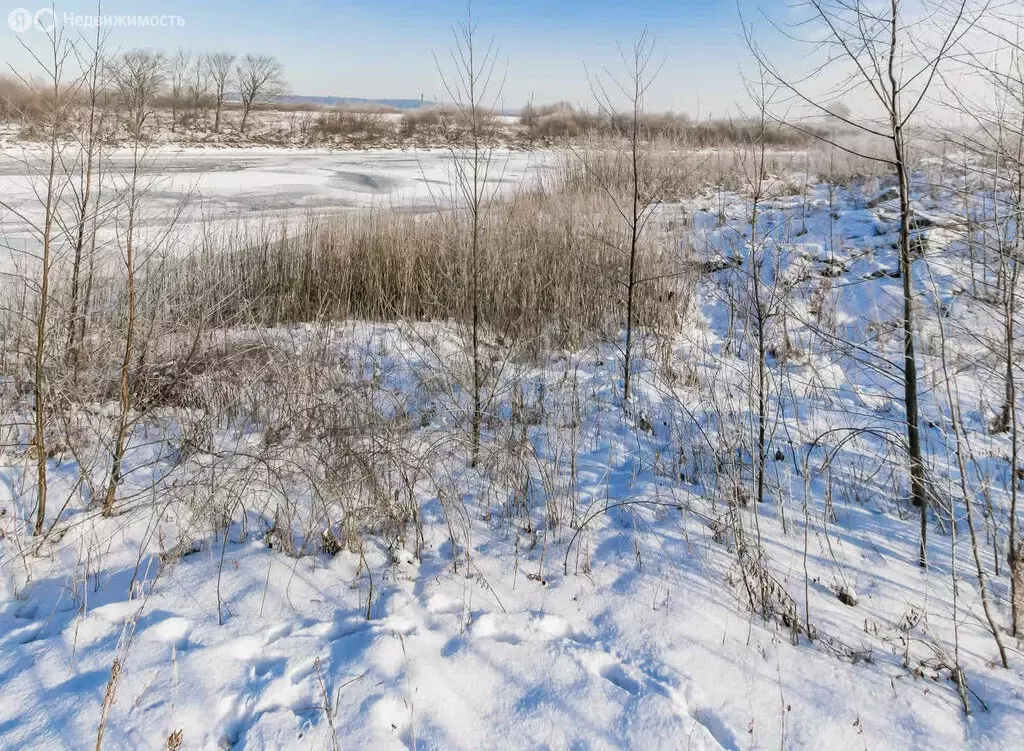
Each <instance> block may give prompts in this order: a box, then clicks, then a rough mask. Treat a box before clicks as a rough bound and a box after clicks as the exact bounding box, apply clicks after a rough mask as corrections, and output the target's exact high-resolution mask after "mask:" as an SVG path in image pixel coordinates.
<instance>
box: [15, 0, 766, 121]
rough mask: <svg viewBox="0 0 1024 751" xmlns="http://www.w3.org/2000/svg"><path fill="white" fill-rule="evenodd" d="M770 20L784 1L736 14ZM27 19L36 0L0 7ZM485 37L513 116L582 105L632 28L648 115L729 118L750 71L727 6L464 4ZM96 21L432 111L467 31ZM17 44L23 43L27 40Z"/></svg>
mask: <svg viewBox="0 0 1024 751" xmlns="http://www.w3.org/2000/svg"><path fill="white" fill-rule="evenodd" d="M741 1H742V3H743V4H744V6H745V10H744V13H745V14H747V15H748V16H749V17H751V18H753V17H754V15H755V14H756V8H757V7H758V6H761V7H764V6H769V7H773V8H774V9H775V10H779V11H780V12H784V11H782V10H781V9H782V2H783V0H765V2H760V3H757V2H755V1H754V0H741ZM3 2H4V5H2V6H0V9H2V10H3V14H2V16H0V18H6V16H7V13H8V12H9V11H10V10H12V9H13V8H14V7H19V6H20V7H25V8H28V9H30V10H35V9H37V8H39V7H42V6H43V5H45V4H46V3H45V0H42V1H39V0H35V1H33V0H3ZM56 10H57V16H58V18H60V17H61V16H62V14H63V13H64V12H74V13H83V14H85V13H87V14H94V13H95V3H94V2H89V1H88V0H85V1H84V2H83V1H82V0H72V1H70V2H59V3H57V6H56ZM473 11H474V14H475V15H476V16H477V17H478V19H479V22H480V29H481V33H482V35H483V36H485V37H487V38H489V37H490V36H493V37H494V40H495V43H496V45H497V46H498V48H499V51H500V59H501V61H502V63H503V64H507V71H508V72H507V78H506V82H505V86H504V95H503V99H502V103H503V105H504V106H505V107H519V106H521V105H522V104H524V103H526V102H527V101H528V100H529V99H530V98H531V96H532V98H533V100H534V101H535V102H536V103H543V102H550V101H555V100H559V99H566V100H569V101H571V102H574V103H582V104H589V103H590V98H591V96H590V91H589V87H588V85H587V80H586V75H585V73H584V67H583V66H584V63H586V64H587V65H588V66H590V67H591V68H592V69H598V68H600V67H601V66H602V65H612V66H614V64H616V63H617V54H618V53H617V51H616V47H615V44H616V42H622V43H623V44H629V43H630V42H631V41H632V40H633V39H634V38H635V36H636V35H637V34H638V33H639V31H640V30H641V29H642V27H643V26H644V25H647V26H649V27H650V30H651V33H652V34H653V35H654V37H655V39H656V41H657V49H658V52H659V54H660V55H662V56H664V57H665V61H666V62H665V67H664V69H663V71H662V73H661V75H660V76H659V79H658V81H657V83H656V85H655V87H654V88H653V89H652V91H651V93H650V95H649V98H648V105H649V107H650V108H651V109H675V110H677V111H686V112H689V113H690V114H697V112H698V108H699V111H700V114H702V115H705V116H706V115H709V114H714V115H720V114H724V113H725V112H726V111H727V110H732V111H734V110H735V109H736V105H737V103H739V104H742V103H743V102H744V101H745V99H746V97H745V94H744V91H743V87H742V79H741V76H740V69H741V67H743V68H749V67H750V66H749V64H750V59H749V54H748V52H747V50H746V48H745V45H744V43H743V40H742V35H741V29H740V22H739V13H738V11H737V6H736V2H735V0H633V1H630V0H475V2H474V3H473ZM103 12H104V13H105V14H111V15H117V14H139V15H150V14H173V15H177V16H180V17H181V18H183V19H184V21H185V24H184V26H182V27H180V28H179V27H173V26H172V27H169V28H153V29H128V28H117V29H114V31H113V37H112V40H113V42H114V43H115V44H117V45H118V46H120V47H123V48H128V47H158V48H163V49H165V50H168V51H171V50H173V49H175V48H177V47H178V46H182V47H187V48H191V49H192V50H194V51H202V52H208V51H213V50H226V51H232V52H237V53H245V52H259V53H269V54H274V55H276V56H277V57H278V58H279V59H280V60H281V61H282V62H283V63H284V65H285V71H286V78H287V80H288V83H289V87H290V89H291V91H292V93H295V94H309V95H338V96H360V97H370V98H384V97H394V98H398V97H401V98H414V97H419V96H420V95H421V94H423V95H425V96H426V97H427V98H428V99H434V98H442V99H443V98H444V96H443V89H442V87H441V83H440V79H439V76H438V74H437V70H436V67H435V64H434V57H433V55H434V53H438V54H439V55H443V54H445V51H446V50H447V48H448V47H449V45H450V43H451V33H450V28H451V26H452V24H453V23H456V22H458V21H460V20H461V19H463V18H464V17H465V13H466V4H465V2H464V0H335V1H333V2H331V1H329V0H276V1H272V0H248V1H246V0H107V2H105V3H104V4H103ZM33 34H35V36H36V37H38V36H39V35H38V33H35V32H28V33H26V34H24V35H22V38H23V39H25V40H29V41H30V40H31V38H32V35H33ZM0 52H2V55H0V56H2V58H3V62H4V67H5V68H6V67H7V66H8V65H13V66H15V67H16V68H19V69H22V68H24V66H25V62H26V60H25V55H24V53H23V52H22V51H21V50H20V49H19V46H18V44H17V42H16V40H15V35H14V33H13V32H11V31H10V30H9V29H8V28H6V24H5V25H4V27H2V28H0Z"/></svg>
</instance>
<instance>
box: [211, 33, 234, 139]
mask: <svg viewBox="0 0 1024 751" xmlns="http://www.w3.org/2000/svg"><path fill="white" fill-rule="evenodd" d="M203 62H204V64H205V66H206V75H207V77H208V78H209V80H210V89H211V90H212V91H213V106H214V110H213V132H214V133H220V114H221V111H222V110H223V109H224V99H225V97H226V96H227V88H228V81H229V80H230V78H231V70H232V68H233V66H234V64H235V55H234V54H232V53H230V52H214V53H212V54H209V55H206V57H205V58H203Z"/></svg>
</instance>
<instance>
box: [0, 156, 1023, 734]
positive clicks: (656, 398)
mask: <svg viewBox="0 0 1024 751" xmlns="http://www.w3.org/2000/svg"><path fill="white" fill-rule="evenodd" d="M487 156H488V159H492V160H493V164H494V165H496V166H494V167H493V170H494V172H492V173H491V175H492V179H490V180H489V181H488V182H487V183H486V184H487V186H488V187H487V195H486V197H487V201H486V202H485V203H484V204H483V205H484V206H485V207H486V208H485V210H484V211H482V212H481V214H480V222H481V223H480V226H479V237H478V239H477V243H476V244H474V245H470V244H468V243H469V242H470V240H469V237H470V235H469V234H467V233H468V231H469V230H468V227H469V225H468V224H467V223H466V222H467V220H466V213H465V212H463V211H458V210H456V211H451V210H450V209H451V208H452V202H442V201H434V200H432V198H431V196H432V195H435V194H436V195H448V196H453V195H454V196H458V195H459V192H458V186H459V185H460V184H462V183H460V180H464V178H465V175H466V174H467V173H466V172H465V170H464V169H463V170H462V171H460V168H459V167H458V166H457V165H458V164H464V162H460V160H464V159H465V158H466V155H465V153H464V152H457V153H456V154H455V155H453V156H449V157H445V158H441V157H439V156H437V155H436V154H434V153H428V154H426V155H422V154H421V155H418V156H416V155H412V154H410V153H407V152H398V153H390V152H370V153H358V154H350V153H342V154H338V153H323V154H320V153H310V152H306V153H303V154H301V155H298V154H293V153H287V152H280V151H274V150H266V151H263V150H261V151H254V152H244V151H239V152H235V151H230V152H213V153H210V154H205V153H192V152H180V153H173V154H172V153H171V152H169V151H168V150H161V149H157V150H154V151H152V152H147V153H146V155H145V159H144V160H143V161H141V162H138V164H140V165H143V166H142V167H141V168H140V169H139V170H138V171H139V173H140V174H143V175H144V178H142V179H139V180H136V181H134V182H133V181H132V180H131V179H129V178H127V177H126V175H127V174H129V173H130V172H132V170H133V167H132V165H134V164H136V162H135V161H134V157H133V156H131V155H125V154H123V153H120V152H116V153H114V154H113V155H112V156H111V159H110V161H109V163H108V168H109V169H110V172H109V177H108V178H107V179H108V180H109V186H110V187H109V189H108V193H107V195H108V196H110V203H109V211H107V212H104V213H103V219H101V220H100V221H99V222H98V224H100V225H102V226H101V227H99V228H97V229H96V230H95V232H96V235H97V237H98V238H99V239H98V241H97V242H96V243H95V245H93V246H92V247H94V251H93V252H94V253H96V255H97V258H96V266H95V268H96V269H107V271H99V270H97V271H96V272H95V278H94V279H93V280H92V283H91V288H90V289H91V292H90V293H89V294H90V295H91V296H92V297H91V302H89V300H90V298H88V297H86V298H82V297H79V298H78V302H77V303H74V304H75V305H77V308H73V307H72V305H73V303H72V297H71V294H72V293H71V291H70V290H71V287H70V286H69V284H70V281H69V280H70V279H71V268H72V266H73V261H74V258H73V255H74V254H73V250H74V247H75V245H74V232H70V233H65V235H60V233H55V234H54V237H55V238H57V237H58V236H60V237H61V238H62V239H59V240H58V239H54V240H52V246H53V253H54V256H53V261H52V263H53V268H54V274H53V284H54V289H55V290H56V292H54V293H53V295H54V296H53V298H52V307H51V308H50V311H49V312H48V313H47V315H48V316H49V318H47V320H48V321H49V322H50V324H51V328H50V332H51V333H50V334H49V337H50V338H49V339H47V342H46V345H45V347H44V354H45V358H46V360H45V368H44V370H45V373H46V377H47V384H46V391H45V393H46V398H47V404H48V405H49V406H48V409H47V413H46V415H45V420H44V421H43V422H41V423H40V422H38V420H39V417H38V414H37V412H36V410H35V409H34V407H33V405H34V403H35V402H34V399H33V394H34V391H33V370H32V367H31V356H32V355H34V353H35V349H34V346H35V340H34V338H33V337H35V335H36V332H37V327H36V322H37V321H38V317H39V316H38V302H33V301H34V300H37V299H38V298H37V293H36V290H37V286H35V284H34V283H33V282H32V281H31V280H32V279H33V278H34V277H33V276H32V275H33V274H34V273H35V272H34V271H32V269H33V268H34V267H33V266H32V263H31V262H28V261H18V262H12V263H9V264H8V272H7V276H6V278H7V280H8V281H7V284H6V286H5V287H4V288H3V294H4V300H5V303H4V318H3V336H4V339H5V341H4V350H5V353H6V354H5V355H4V360H3V373H4V381H3V385H2V392H0V397H2V407H3V416H4V417H3V426H2V427H3V435H4V439H3V447H2V454H0V479H2V483H0V748H4V749H7V748H10V749H20V748H33V749H65V748H67V749H75V748H82V747H92V746H93V745H94V744H97V743H99V742H102V745H103V746H104V747H106V748H118V749H120V748H124V749H135V748H153V749H158V748H171V749H179V748H181V749H217V748H238V749H241V748H246V749H280V748H328V749H347V748H382V749H383V748H424V749H425V748H438V749H440V748H466V749H475V748H552V749H563V748H573V749H583V748H594V749H598V748H673V749H676V748H697V749H699V748H707V749H718V748H725V749H740V748H857V749H860V748H868V749H877V748H922V749H925V748H928V749H930V748H972V749H998V748H1005V749H1011V748H1017V747H1019V743H1020V739H1021V738H1022V737H1024V649H1022V645H1021V642H1020V641H1019V640H1018V639H1016V638H1014V637H1012V636H1011V635H1010V633H1009V631H1008V629H1009V624H1010V622H1011V602H1010V592H1011V587H1010V572H1009V570H1008V567H1007V563H1006V557H1007V545H1008V536H1009V535H1010V534H1011V532H1010V530H1011V517H1010V510H1011V507H1012V506H1013V504H1014V503H1015V497H1016V491H1015V490H1014V486H1015V484H1016V483H1017V482H1019V481H1018V480H1017V479H1016V475H1017V474H1018V473H1019V469H1015V465H1014V459H1013V457H1014V455H1015V451H1016V448H1015V445H1016V441H1017V438H1016V424H1015V423H1014V424H1013V425H1010V426H999V425H998V422H999V417H1000V410H1001V408H1002V405H1003V404H1004V401H1005V391H1006V366H1005V362H1004V360H1005V352H1006V348H1007V340H1006V338H1005V336H1004V331H1005V316H1006V311H1007V310H1009V311H1010V313H1009V315H1010V317H1011V320H1012V319H1013V318H1014V317H1015V316H1017V315H1019V311H1018V310H1017V309H1016V308H1014V307H1013V304H1012V302H1011V303H1010V304H1009V306H1008V304H1007V302H1006V301H1007V299H1008V296H1010V297H1009V299H1011V300H1012V299H1013V298H1012V292H1013V290H1014V287H1013V286H1012V285H1014V284H1016V280H1017V275H1016V260H1014V256H1012V254H1009V253H1007V252H1006V247H1007V246H1008V245H1012V244H1013V243H1014V242H1015V240H1014V237H1015V233H1014V224H1013V221H1012V216H1011V212H1010V211H1009V210H1008V209H1007V206H1009V205H1010V202H1011V200H1012V197H1011V196H1009V195H1008V193H1005V192H1003V189H1002V188H1000V187H999V186H1000V185H1002V182H1000V181H1001V180H1002V177H1001V176H1000V175H999V173H998V170H996V171H993V170H991V169H989V168H988V167H986V166H985V165H983V164H981V163H976V162H975V161H973V157H972V156H971V155H968V154H956V155H949V154H947V155H945V157H944V158H942V159H940V158H937V157H933V158H926V159H923V160H921V163H920V165H919V168H918V169H917V171H916V172H915V173H914V175H913V182H912V197H913V204H912V208H913V214H914V256H913V258H914V260H913V271H914V274H913V278H914V280H915V287H914V289H913V294H914V304H915V310H916V313H917V319H916V320H917V324H916V325H917V328H916V339H917V344H918V367H919V381H920V384H921V395H920V396H921V399H920V403H921V416H920V421H921V425H922V434H923V435H922V445H923V451H924V457H925V465H926V469H927V476H928V482H929V502H928V507H927V509H926V514H925V524H926V528H927V548H926V554H927V555H926V563H927V565H926V566H925V567H921V566H920V565H919V551H918V546H919V544H920V516H921V515H920V511H919V510H918V509H916V508H914V507H913V505H912V504H911V503H910V500H909V495H910V489H909V482H910V481H909V476H908V474H907V471H906V460H905V448H904V444H903V441H904V433H903V432H902V431H903V424H904V421H905V412H904V407H903V402H902V388H903V386H902V378H903V374H902V370H901V368H900V364H901V360H900V357H901V355H902V347H903V340H902V338H901V334H900V318H901V315H902V300H901V295H902V276H901V271H900V264H899V254H898V248H897V240H898V228H899V223H898V219H899V206H898V201H896V200H895V195H896V194H895V192H894V190H893V180H892V178H891V177H890V176H889V175H888V174H886V172H885V171H884V170H880V169H877V168H874V167H866V166H864V165H862V164H844V165H843V167H844V168H843V169H837V168H836V164H835V159H834V155H831V156H829V155H827V154H824V153H823V152H821V151H820V149H818V148H817V147H808V148H807V149H805V150H798V151H771V150H770V151H768V152H763V151H762V152H758V150H757V149H756V148H750V149H741V148H729V149H719V150H704V151H689V152H685V153H684V152H681V151H672V152H665V153H655V152H652V153H650V154H649V157H650V160H651V164H652V165H657V166H652V168H651V169H652V170H653V172H652V174H650V175H648V177H647V179H651V180H655V178H656V181H657V182H658V184H660V185H665V184H667V183H666V182H664V181H663V180H662V178H663V177H664V176H665V175H668V174H673V175H685V176H686V179H685V180H684V179H679V180H676V181H674V182H672V185H671V190H666V191H664V192H663V193H661V194H660V195H659V196H658V197H657V200H654V199H651V200H649V201H648V202H647V203H646V204H645V205H644V211H645V214H644V216H645V217H649V219H646V220H645V223H644V225H643V236H642V238H641V243H640V245H639V247H638V253H639V257H640V259H641V261H640V264H639V267H638V279H640V280H642V282H641V283H640V284H639V286H637V288H636V295H637V298H636V300H635V305H636V308H635V311H634V316H635V319H634V321H635V330H633V331H632V340H631V342H630V345H629V346H630V349H629V350H628V351H629V352H630V353H631V363H630V366H629V368H630V369H629V373H630V377H631V381H632V384H631V393H630V395H629V396H628V398H625V397H624V394H623V390H624V388H623V387H624V382H623V381H624V378H623V376H624V372H625V371H624V365H625V363H624V357H625V352H626V351H627V350H626V346H627V345H626V340H625V336H626V334H625V328H626V325H625V321H626V319H625V318H624V314H623V303H624V298H623V289H624V287H623V285H622V283H621V279H622V278H623V277H622V275H623V274H624V273H625V268H626V267H625V266H624V264H625V260H624V255H623V252H622V247H623V242H624V240H623V238H624V237H626V236H627V235H628V231H627V229H626V228H624V225H623V216H622V215H621V214H620V213H619V212H618V210H617V208H618V207H620V206H623V205H626V203H624V201H625V200H626V199H625V198H624V197H625V196H626V195H628V191H627V192H625V193H624V192H623V191H622V190H621V189H622V188H623V187H628V180H626V183H623V180H624V179H625V177H628V175H626V176H625V177H624V175H623V172H622V161H621V159H620V158H619V156H618V155H616V153H614V152H611V153H610V152H609V151H608V150H607V149H605V148H603V147H602V148H594V149H592V150H579V149H577V150H574V152H573V153H561V152H546V153H543V154H531V153H528V152H524V153H515V154H512V155H511V156H508V155H506V154H504V153H501V154H491V153H489V152H488V154H487ZM19 159H20V157H19ZM19 159H15V158H10V157H9V158H8V159H7V161H6V163H5V164H4V165H3V166H0V180H3V181H4V190H5V192H4V195H5V196H8V197H10V196H13V198H7V199H5V200H7V201H8V205H7V206H6V207H5V211H4V214H3V216H2V217H0V219H2V221H0V227H2V228H3V231H4V232H5V233H7V234H6V236H5V241H4V242H5V244H6V246H7V247H8V253H9V255H10V258H11V259H12V261H17V259H21V258H24V257H26V256H28V257H31V256H32V252H31V249H32V248H36V249H38V248H40V247H42V243H41V242H39V241H40V240H41V236H40V235H39V234H38V227H39V226H40V223H39V222H38V221H37V220H36V219H34V218H33V216H35V215H33V214H31V211H33V210H34V209H32V208H31V207H32V206H33V205H36V206H37V205H38V199H37V198H36V199H34V198H33V197H34V196H38V195H39V191H38V187H39V185H40V184H41V183H40V182H39V180H40V177H39V171H38V170H33V169H31V166H30V167H29V168H26V169H24V170H23V171H19V168H18V166H17V165H19V164H24V162H23V161H19ZM453 165H455V166H453ZM501 165H505V166H504V167H502V166H501ZM536 165H543V166H544V169H543V171H542V172H538V171H537V170H538V168H537V167H536ZM499 170H500V171H499ZM132 185H138V186H142V185H145V190H143V189H142V188H141V187H140V188H139V191H138V195H139V200H138V202H137V203H134V204H133V203H131V202H130V201H126V200H125V196H126V195H131V194H130V193H128V192H127V191H129V190H130V187H131V186H132ZM159 186H163V187H159ZM994 186H995V187H994ZM68 190H69V191H71V190H72V188H70V187H69V188H68ZM68 195H74V194H73V192H72V193H69V194H68ZM16 201H20V203H15V202H16ZM453 203H455V204H456V205H457V203H458V201H457V200H455V201H453ZM12 205H13V206H15V207H16V208H15V209H12ZM71 206H72V209H73V201H72V202H71ZM179 206H184V208H183V209H181V210H179V209H178V208H172V207H179ZM200 207H201V208H200ZM409 207H413V208H418V209H419V211H416V212H410V211H408V210H407V209H408V208H409ZM338 209H352V210H346V211H344V212H339V211H338ZM356 209H358V210H356ZM64 211H68V212H70V213H63V214H62V212H64ZM44 214H45V212H44ZM55 215H59V216H63V217H65V219H64V221H65V223H66V224H67V226H68V227H73V226H74V223H73V222H72V221H70V220H69V219H68V218H67V217H73V211H72V210H71V209H65V208H61V209H59V210H57V211H56V212H55ZM267 219H269V221H264V220H267ZM213 221H216V222H220V223H222V226H226V225H230V226H241V227H244V228H245V229H243V230H240V231H239V232H228V233H211V232H209V231H208V229H207V228H208V227H209V226H210V222H213ZM19 222H20V223H19ZM254 222H255V224H256V225H258V229H256V230H253V229H252V227H253V223H254ZM131 227H142V228H153V227H156V228H162V230H160V231H156V232H153V231H148V230H147V231H143V232H139V233H138V234H134V230H131V229H130V228H131ZM129 233H133V234H129ZM213 235H216V237H215V238H214V239H210V238H211V236H213ZM167 236H173V237H175V238H176V242H177V243H179V245H180V247H175V249H174V252H169V248H168V244H167V242H166V241H165V239H164V238H165V237H167ZM68 237H70V239H68ZM129 238H134V239H135V242H136V247H135V252H136V253H137V256H136V260H135V261H133V262H131V263H129V265H128V266H127V267H126V266H125V263H126V256H125V249H126V247H127V244H126V241H127V240H128V239H129ZM204 238H205V239H206V242H203V239H204ZM33 243H37V244H36V245H33ZM188 248H192V250H188ZM471 249H475V253H478V254H479V256H478V257H477V263H478V269H477V272H478V274H479V276H478V277H475V278H474V277H471V276H467V272H466V271H465V264H466V263H467V261H466V259H467V258H468V256H467V255H466V254H467V253H470V252H471ZM126 268H129V269H131V271H132V275H131V279H133V280H134V282H132V284H133V285H134V287H129V286H126V282H125V281H124V279H125V278H126V277H125V273H126V272H125V269H126ZM118 269H120V271H119V270H118ZM1007 280H1011V281H1009V282H1008V281H1007ZM83 285H84V283H83ZM82 288H83V289H84V286H83V287H82ZM468 289H476V290H477V291H478V294H479V295H480V304H479V313H480V315H481V317H482V318H483V320H485V321H486V325H485V326H484V327H482V328H481V330H480V340H479V342H478V343H477V348H476V349H473V348H472V347H471V345H470V342H471V340H472V336H471V334H472V331H473V329H472V327H471V325H470V323H469V321H470V316H469V313H468V309H467V307H466V303H465V300H466V294H467V293H466V290H468ZM26 290H28V291H27V292H26ZM131 290H134V291H133V292H132V294H133V297H129V296H128V295H129V292H130V291H131ZM79 294H81V293H79ZM133 299H134V300H135V303H134V306H133V307H131V308H129V307H126V306H129V305H132V303H130V302H129V301H131V300H133ZM86 303H88V312H87V313H82V309H83V308H84V307H86ZM126 310H132V311H133V319H132V321H131V322H130V323H129V322H128V319H127V318H126V317H125V311H126ZM83 319H84V321H83ZM128 331H132V332H134V340H133V343H132V344H130V345H129V350H128V351H129V352H130V354H131V356H130V357H129V358H125V357H124V350H125V336H126V332H128ZM69 332H78V333H77V334H75V333H69ZM1016 346H1017V345H1016V344H1015V343H1014V342H1013V340H1012V339H1011V340H1010V342H1009V347H1010V350H1011V351H1012V352H1013V354H1012V356H1011V358H1010V359H1011V362H1012V367H1011V373H1012V374H1013V375H1011V382H1013V381H1014V379H1015V378H1016V368H1017V360H1016ZM474 354H476V355H478V357H474ZM125 360H127V363H128V364H127V365H123V362H124V361H125ZM475 365H478V366H479V368H477V367H474V366H475ZM125 384H127V386H125ZM476 393H479V394H480V395H481V397H482V399H481V401H480V402H479V403H478V402H476V400H475V398H474V397H475V394H476ZM1015 399H1016V397H1014V400H1015ZM1014 414H1015V410H1014ZM478 416H479V421H478V420H477V417H478ZM1014 419H1016V418H1014ZM40 424H41V425H42V426H43V429H44V439H43V440H42V441H38V440H37V438H36V435H37V434H36V426H37V425H40ZM762 425H763V427H764V434H763V438H762V437H761V434H760V427H761V426H762ZM39 445H42V446H43V447H44V449H45V457H46V458H45V461H44V462H42V466H44V470H45V481H46V487H47V491H46V495H47V504H46V509H45V513H44V514H43V517H42V519H40V518H39V516H38V509H37V505H38V498H39V477H40V475H39V473H38V471H37V470H38V467H39V466H40V462H39V461H38V458H39V453H38V446H39ZM112 457H115V459H114V462H113V464H112ZM758 499H760V502H759V501H758ZM997 637H998V642H997ZM1000 648H1002V649H1003V650H1004V651H1005V656H1006V663H1007V665H1008V667H1004V666H1003V664H1002V658H1001V656H1000ZM98 736H99V741H98V740H97V737H98Z"/></svg>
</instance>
